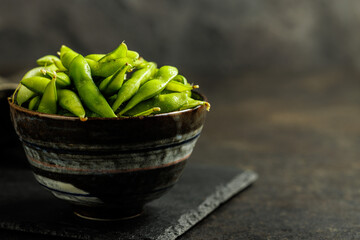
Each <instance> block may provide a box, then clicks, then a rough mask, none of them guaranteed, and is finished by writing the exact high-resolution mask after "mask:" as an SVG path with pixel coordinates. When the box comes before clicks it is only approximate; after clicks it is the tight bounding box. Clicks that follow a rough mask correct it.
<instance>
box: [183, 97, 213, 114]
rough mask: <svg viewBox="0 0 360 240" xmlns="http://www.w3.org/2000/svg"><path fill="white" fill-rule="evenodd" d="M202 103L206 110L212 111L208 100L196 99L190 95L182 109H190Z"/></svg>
mask: <svg viewBox="0 0 360 240" xmlns="http://www.w3.org/2000/svg"><path fill="white" fill-rule="evenodd" d="M200 105H203V106H205V108H206V110H207V111H210V103H208V102H206V101H201V100H196V99H193V98H190V97H188V100H187V103H186V104H185V105H184V106H182V107H181V108H180V110H185V109H190V108H194V107H197V106H200Z"/></svg>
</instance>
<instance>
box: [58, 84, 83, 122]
mask: <svg viewBox="0 0 360 240" xmlns="http://www.w3.org/2000/svg"><path fill="white" fill-rule="evenodd" d="M57 96H58V101H59V105H60V107H62V108H63V109H66V110H68V111H69V112H71V113H72V114H74V115H75V116H77V117H80V118H84V117H85V110H84V107H83V105H82V104H81V100H80V98H79V97H78V95H77V94H76V93H75V92H73V91H71V90H68V89H59V90H58V91H57Z"/></svg>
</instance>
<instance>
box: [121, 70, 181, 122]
mask: <svg viewBox="0 0 360 240" xmlns="http://www.w3.org/2000/svg"><path fill="white" fill-rule="evenodd" d="M177 74H178V70H177V68H175V67H172V66H162V67H161V68H160V69H159V71H158V73H157V74H156V79H152V80H150V81H147V82H146V83H144V85H142V86H141V87H140V88H139V90H138V91H137V93H136V94H135V95H134V96H133V97H132V98H131V99H130V100H129V102H128V103H127V104H126V106H125V108H124V109H122V110H121V111H120V113H119V114H118V115H120V116H121V115H122V114H123V113H125V112H127V111H129V110H130V109H131V108H133V107H134V106H135V105H136V104H138V103H140V102H142V101H145V100H147V99H149V98H152V97H154V96H156V95H157V94H159V93H160V92H161V91H162V90H164V89H165V87H166V85H167V84H168V83H169V82H170V81H171V79H173V78H174V77H175V76H176V75H177Z"/></svg>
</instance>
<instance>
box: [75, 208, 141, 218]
mask: <svg viewBox="0 0 360 240" xmlns="http://www.w3.org/2000/svg"><path fill="white" fill-rule="evenodd" d="M73 208H74V210H73V211H74V214H75V215H76V216H78V217H80V218H83V219H86V220H93V221H120V220H127V219H132V218H136V217H138V216H140V215H141V214H142V213H143V212H144V210H143V208H142V207H138V208H130V209H129V208H102V207H87V206H74V207H73Z"/></svg>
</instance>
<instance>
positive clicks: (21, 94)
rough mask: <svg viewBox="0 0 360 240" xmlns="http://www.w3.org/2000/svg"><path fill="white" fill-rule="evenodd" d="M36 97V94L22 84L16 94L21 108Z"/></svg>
mask: <svg viewBox="0 0 360 240" xmlns="http://www.w3.org/2000/svg"><path fill="white" fill-rule="evenodd" d="M34 96H36V93H35V92H34V91H31V90H30V89H28V88H27V87H25V86H24V85H22V84H21V83H20V86H19V88H18V90H17V93H16V102H17V104H18V105H19V106H21V105H22V104H23V103H25V102H27V101H28V100H29V99H31V98H33V97H34Z"/></svg>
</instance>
